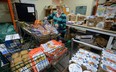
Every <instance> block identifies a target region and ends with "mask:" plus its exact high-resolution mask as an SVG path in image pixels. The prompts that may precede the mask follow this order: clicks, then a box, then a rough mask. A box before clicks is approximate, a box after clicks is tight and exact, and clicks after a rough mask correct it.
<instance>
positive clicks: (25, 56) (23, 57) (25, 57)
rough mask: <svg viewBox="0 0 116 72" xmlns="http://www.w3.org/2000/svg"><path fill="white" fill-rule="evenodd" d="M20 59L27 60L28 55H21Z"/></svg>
mask: <svg viewBox="0 0 116 72" xmlns="http://www.w3.org/2000/svg"><path fill="white" fill-rule="evenodd" d="M21 58H22V59H28V58H29V55H28V54H25V55H22V56H21Z"/></svg>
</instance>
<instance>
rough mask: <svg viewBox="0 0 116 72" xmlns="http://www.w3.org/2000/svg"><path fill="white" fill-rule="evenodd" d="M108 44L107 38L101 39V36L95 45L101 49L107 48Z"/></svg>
mask: <svg viewBox="0 0 116 72" xmlns="http://www.w3.org/2000/svg"><path fill="white" fill-rule="evenodd" d="M107 42H108V41H107V40H106V39H105V38H103V37H100V36H99V37H97V38H96V39H95V44H97V45H99V46H101V47H105V46H106V45H107Z"/></svg>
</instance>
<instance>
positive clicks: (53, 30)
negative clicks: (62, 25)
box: [44, 24, 58, 34]
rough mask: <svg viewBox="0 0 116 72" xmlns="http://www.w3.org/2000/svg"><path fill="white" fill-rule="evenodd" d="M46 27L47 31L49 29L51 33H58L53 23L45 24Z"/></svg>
mask: <svg viewBox="0 0 116 72" xmlns="http://www.w3.org/2000/svg"><path fill="white" fill-rule="evenodd" d="M44 27H45V29H46V30H47V31H49V32H50V33H51V34H58V31H57V29H56V28H55V27H53V26H52V25H50V24H46V25H44Z"/></svg>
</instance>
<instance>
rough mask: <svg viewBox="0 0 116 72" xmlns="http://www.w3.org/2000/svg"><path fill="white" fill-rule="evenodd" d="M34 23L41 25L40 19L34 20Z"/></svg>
mask: <svg viewBox="0 0 116 72" xmlns="http://www.w3.org/2000/svg"><path fill="white" fill-rule="evenodd" d="M34 25H42V22H41V20H35V22H34Z"/></svg>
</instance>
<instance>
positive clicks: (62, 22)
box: [45, 5, 66, 38]
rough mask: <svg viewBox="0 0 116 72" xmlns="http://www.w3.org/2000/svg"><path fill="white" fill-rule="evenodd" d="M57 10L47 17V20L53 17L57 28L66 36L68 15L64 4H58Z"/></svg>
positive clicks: (61, 34)
mask: <svg viewBox="0 0 116 72" xmlns="http://www.w3.org/2000/svg"><path fill="white" fill-rule="evenodd" d="M56 8H57V11H56V12H53V13H52V14H50V15H49V16H47V17H45V19H47V20H51V19H53V24H54V26H55V27H56V28H57V30H58V32H59V34H60V36H61V37H62V38H64V36H65V33H66V15H65V14H64V13H63V6H61V5H58V6H56Z"/></svg>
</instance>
